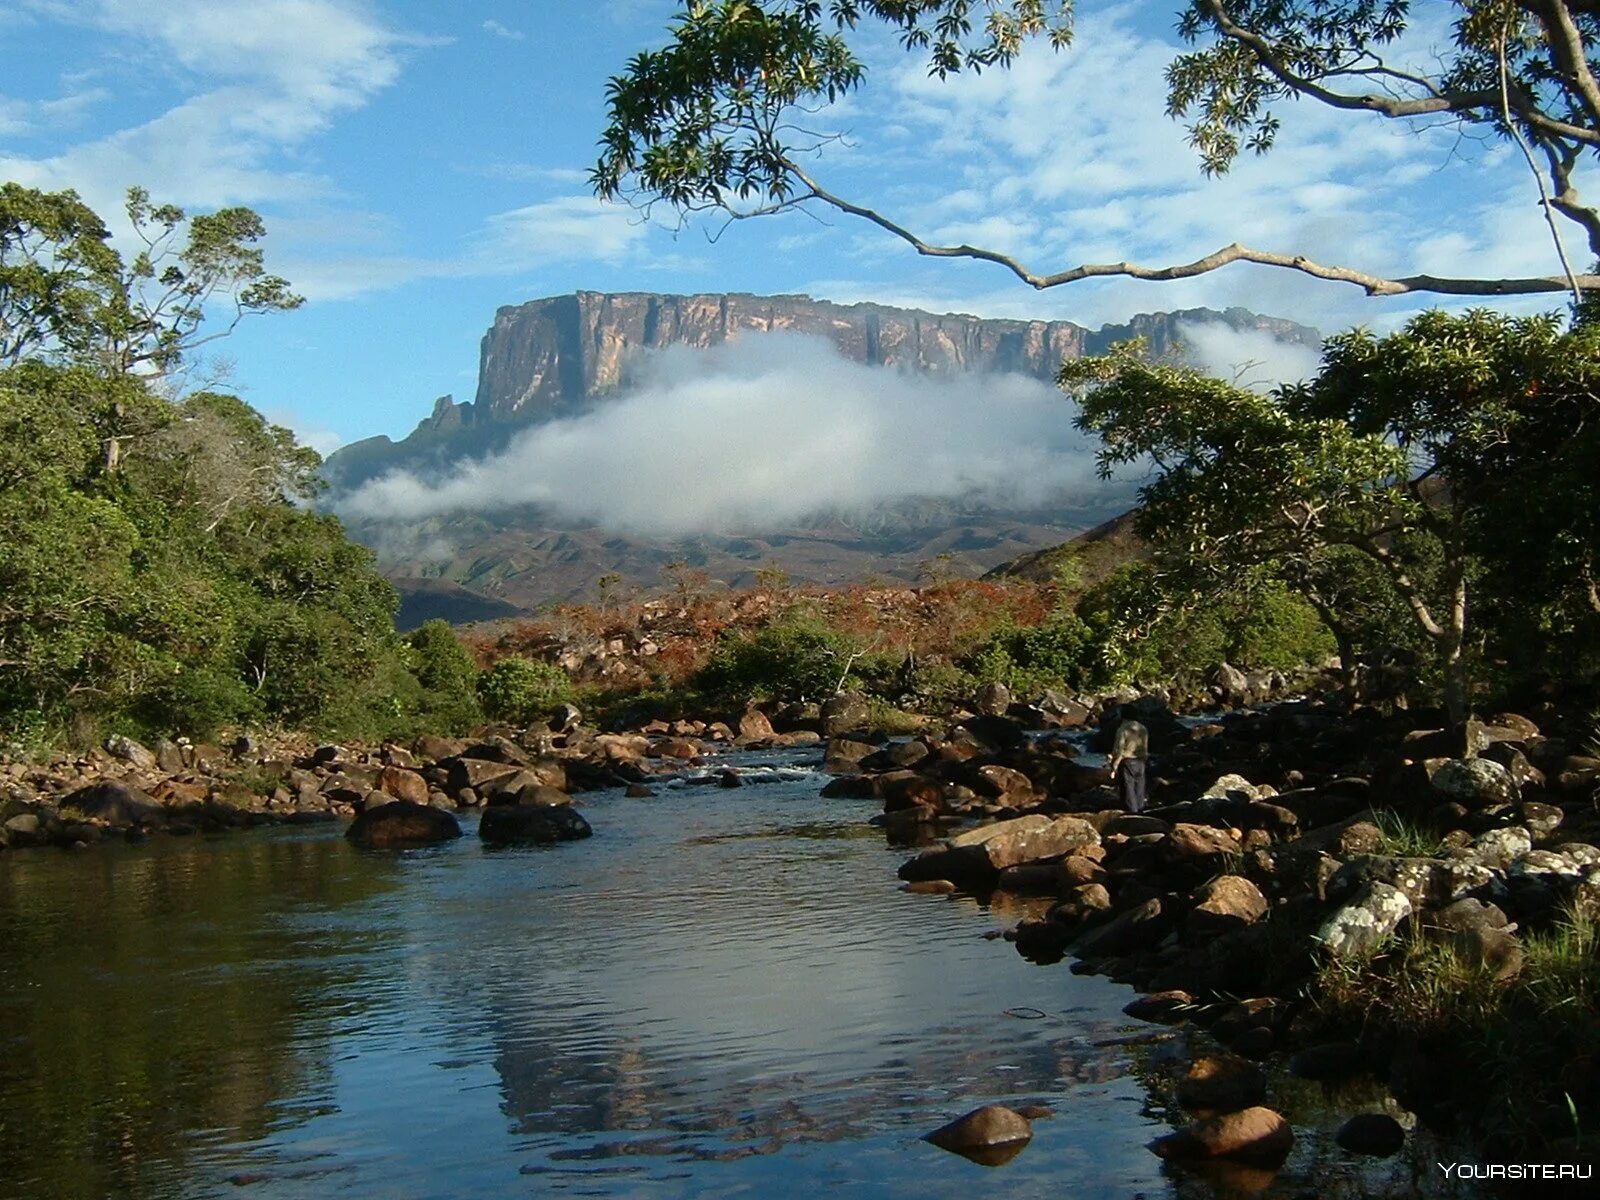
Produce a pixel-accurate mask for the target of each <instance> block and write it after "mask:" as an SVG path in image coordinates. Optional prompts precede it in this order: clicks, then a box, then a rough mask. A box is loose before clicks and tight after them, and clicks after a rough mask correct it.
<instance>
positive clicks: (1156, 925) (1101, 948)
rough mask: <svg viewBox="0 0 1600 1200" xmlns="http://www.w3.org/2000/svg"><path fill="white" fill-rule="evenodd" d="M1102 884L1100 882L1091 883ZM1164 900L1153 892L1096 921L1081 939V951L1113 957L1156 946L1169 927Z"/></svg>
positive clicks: (1096, 955) (1091, 955)
mask: <svg viewBox="0 0 1600 1200" xmlns="http://www.w3.org/2000/svg"><path fill="white" fill-rule="evenodd" d="M1088 886H1089V887H1099V886H1100V885H1099V884H1093V883H1092V884H1089V885H1088ZM1167 924H1168V922H1167V921H1166V920H1164V919H1163V911H1162V907H1161V901H1160V899H1159V898H1158V897H1155V896H1151V897H1150V898H1149V899H1148V900H1145V901H1144V902H1143V903H1141V904H1137V905H1135V906H1134V907H1132V908H1130V909H1128V910H1127V911H1126V912H1123V913H1119V914H1118V915H1117V916H1115V917H1112V918H1111V920H1109V921H1107V922H1106V923H1105V924H1103V925H1097V926H1095V927H1094V928H1093V929H1091V930H1089V932H1088V933H1086V934H1084V935H1083V936H1082V937H1080V938H1079V939H1078V954H1079V956H1080V957H1083V958H1100V957H1111V956H1115V955H1118V954H1125V953H1127V952H1128V951H1130V950H1136V949H1140V948H1142V947H1145V946H1153V945H1154V944H1155V943H1156V942H1158V941H1160V940H1161V938H1162V937H1163V936H1164V935H1165V933H1166V931H1167Z"/></svg>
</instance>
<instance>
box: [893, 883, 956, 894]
mask: <svg viewBox="0 0 1600 1200" xmlns="http://www.w3.org/2000/svg"><path fill="white" fill-rule="evenodd" d="M900 890H901V891H902V892H910V893H911V894H912V895H914V896H947V895H949V894H950V893H951V892H953V891H955V890H956V885H955V884H953V883H951V882H950V881H949V880H948V879H917V880H913V881H912V882H911V883H902V884H901V885H900Z"/></svg>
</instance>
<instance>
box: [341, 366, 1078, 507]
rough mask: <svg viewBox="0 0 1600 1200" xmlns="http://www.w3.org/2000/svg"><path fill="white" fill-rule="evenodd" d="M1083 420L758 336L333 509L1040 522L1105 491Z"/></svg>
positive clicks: (1048, 402) (949, 381)
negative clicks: (1000, 512)
mask: <svg viewBox="0 0 1600 1200" xmlns="http://www.w3.org/2000/svg"><path fill="white" fill-rule="evenodd" d="M1073 415H1074V413H1073V408H1072V405H1071V403H1070V402H1069V401H1068V400H1067V398H1066V397H1065V396H1063V395H1062V393H1061V392H1060V391H1059V390H1057V389H1056V388H1054V387H1052V386H1051V385H1049V384H1047V383H1044V382H1041V381H1039V380H1035V379H1028V378H1024V377H1022V376H1017V375H965V376H946V377H938V376H925V375H911V374H906V373H902V372H898V371H893V370H887V369H883V368H874V367H867V366H863V365H861V364H859V363H855V362H851V361H849V360H847V359H845V358H844V357H842V356H841V355H840V354H839V352H838V351H837V349H836V348H835V347H834V346H833V345H832V344H831V343H830V342H828V341H826V340H825V339H820V338H810V337H802V336H797V335H793V334H766V335H758V336H748V337H745V338H742V339H739V340H737V341H733V342H730V343H727V344H725V345H722V346H718V347H714V348H711V349H707V350H694V349H689V348H685V347H672V348H669V349H667V350H664V351H661V352H658V353H655V354H652V355H650V356H648V357H647V358H645V359H644V360H642V362H641V364H640V380H639V383H638V385H637V386H636V387H634V388H633V389H632V390H630V391H628V392H627V393H626V394H623V395H620V396H618V397H617V398H615V399H612V400H608V401H606V402H604V403H602V404H601V405H599V406H598V407H596V408H594V409H593V410H591V411H590V412H588V413H585V414H583V415H581V416H578V417H575V418H572V419H568V420H562V421H555V422H551V423H549V424H545V425H539V426H536V427H534V428H532V429H529V430H527V431H525V432H523V433H521V434H519V435H518V436H517V437H516V438H515V440H514V441H513V442H512V443H511V444H510V445H509V446H508V447H507V448H506V449H505V450H504V451H503V452H501V453H499V454H496V455H493V456H491V457H489V458H486V459H483V460H480V461H475V462H468V463H464V464H462V465H461V466H460V467H459V468H458V469H456V470H455V471H453V472H451V473H450V474H448V475H446V476H444V477H442V478H437V479H421V478H418V477H417V476H416V475H412V474H408V473H397V474H391V475H388V476H385V477H383V478H381V479H378V480H374V481H372V482H370V483H368V484H366V485H364V486H363V487H361V488H360V489H358V490H357V491H355V492H354V493H352V494H350V495H348V496H347V497H344V498H343V499H342V500H341V501H339V502H338V503H337V507H338V508H339V509H340V511H342V512H343V513H345V514H346V515H349V516H352V517H357V518H365V519H377V520H386V521H417V520H422V519H425V518H428V517H432V516H439V515H446V514H450V513H463V512H494V511H503V510H506V509H511V508H517V507H521V506H523V505H529V504H534V505H539V506H542V507H547V508H549V509H552V510H554V511H556V512H558V513H560V514H561V515H562V516H564V517H566V518H569V519H574V520H580V521H585V522H593V523H595V524H598V525H600V526H602V527H604V528H609V529H617V530H625V531H629V532H634V533H640V534H646V535H656V536H672V535H681V534H687V533H698V532H711V531H718V530H728V529H739V530H743V531H746V532H755V531H759V530H763V529H774V528H781V527H783V526H786V525H792V524H794V523H795V522H797V521H800V520H802V519H804V518H807V517H812V516H815V515H817V514H820V513H826V512H841V513H860V512H867V511H871V510H873V509H875V508H880V507H882V506H884V505H886V504H890V503H893V502H895V501H899V500H908V499H913V498H951V499H956V498H959V499H962V500H964V501H970V502H974V503H980V504H988V505H995V506H1003V507H1015V508H1019V509H1026V508H1035V507H1043V506H1046V505H1052V504H1056V503H1063V502H1064V503H1071V502H1073V501H1074V500H1084V499H1087V498H1089V496H1090V495H1091V493H1092V492H1093V490H1094V489H1096V488H1097V487H1098V486H1099V485H1097V484H1096V482H1095V480H1094V469H1093V448H1092V446H1091V444H1090V443H1089V441H1088V439H1086V438H1085V437H1084V435H1083V434H1081V433H1079V432H1078V431H1077V430H1076V429H1075V428H1074V427H1073V424H1072V418H1073Z"/></svg>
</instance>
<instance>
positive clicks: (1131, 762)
mask: <svg viewBox="0 0 1600 1200" xmlns="http://www.w3.org/2000/svg"><path fill="white" fill-rule="evenodd" d="M1108 765H1109V766H1110V768H1111V777H1112V778H1113V779H1114V780H1116V782H1117V791H1118V793H1119V794H1120V795H1121V796H1122V807H1123V808H1125V809H1127V810H1128V811H1129V812H1131V813H1136V812H1140V811H1141V810H1143V808H1144V800H1145V788H1146V785H1147V781H1146V779H1145V773H1146V771H1147V770H1148V768H1149V765H1150V731H1149V730H1147V729H1146V728H1145V727H1144V726H1143V725H1141V724H1139V722H1138V721H1124V722H1123V723H1122V724H1120V725H1118V726H1117V732H1116V734H1115V735H1114V736H1113V737H1112V739H1111V761H1110V763H1109V764H1108Z"/></svg>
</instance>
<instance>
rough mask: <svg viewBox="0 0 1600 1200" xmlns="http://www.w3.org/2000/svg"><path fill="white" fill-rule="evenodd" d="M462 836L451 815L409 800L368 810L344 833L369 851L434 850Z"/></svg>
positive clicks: (457, 824) (459, 827) (458, 825)
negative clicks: (422, 847) (429, 847)
mask: <svg viewBox="0 0 1600 1200" xmlns="http://www.w3.org/2000/svg"><path fill="white" fill-rule="evenodd" d="M460 836H461V825H460V824H459V823H458V822H457V821H456V819H455V818H454V817H452V816H451V815H450V814H449V813H447V812H441V811H440V810H439V809H437V808H432V807H430V806H428V805H426V804H412V803H411V802H410V801H407V800H396V801H395V802H394V803H392V804H385V805H383V806H381V807H379V808H374V809H368V810H366V811H364V812H363V813H362V814H361V815H360V816H358V817H357V818H356V819H355V820H354V821H353V822H352V823H351V825H350V828H349V829H347V830H346V831H345V837H347V838H349V839H350V841H352V842H354V843H355V844H356V845H357V846H360V847H362V848H363V849H368V850H403V849H408V848H411V847H417V846H431V845H434V844H436V843H438V842H444V841H449V840H450V839H451V838H458V837H460Z"/></svg>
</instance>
